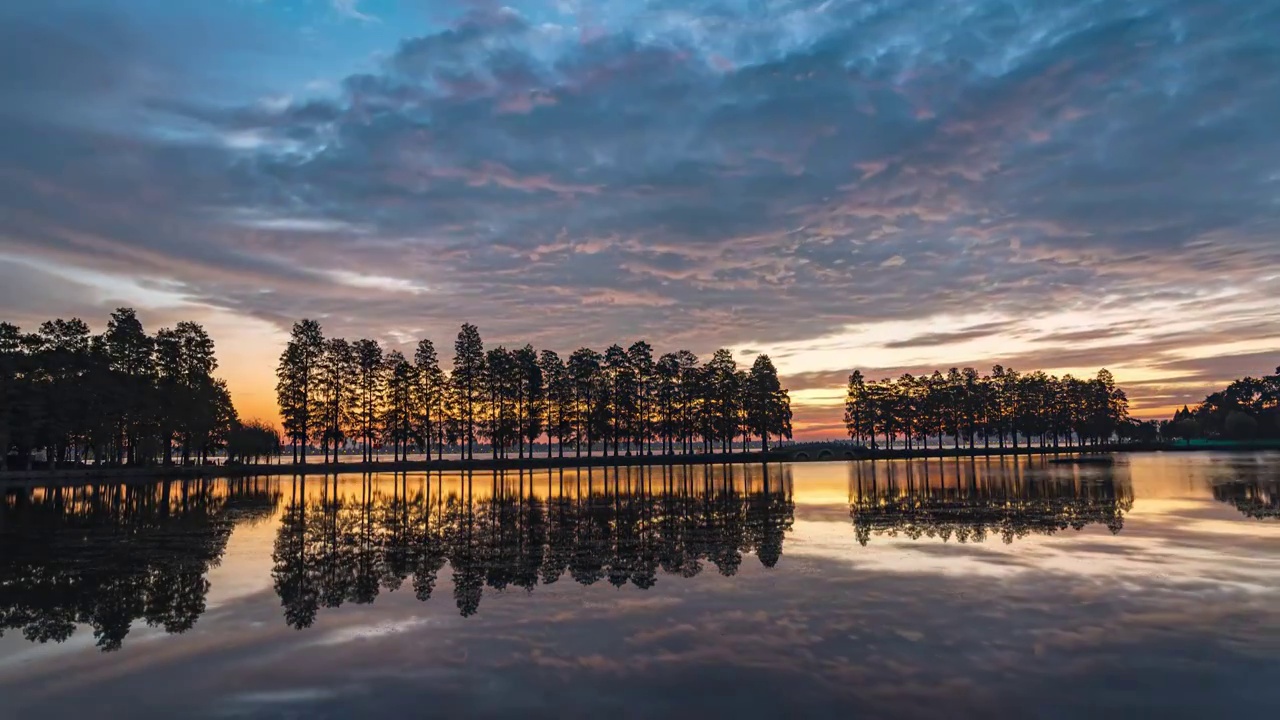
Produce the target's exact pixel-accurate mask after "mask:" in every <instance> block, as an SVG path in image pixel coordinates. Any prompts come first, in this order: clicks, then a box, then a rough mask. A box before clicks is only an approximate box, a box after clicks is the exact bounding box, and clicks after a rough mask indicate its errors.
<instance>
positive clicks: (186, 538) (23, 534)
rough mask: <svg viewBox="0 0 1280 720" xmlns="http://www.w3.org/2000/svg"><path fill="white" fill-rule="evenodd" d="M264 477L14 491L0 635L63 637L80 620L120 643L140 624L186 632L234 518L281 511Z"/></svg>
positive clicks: (5, 533)
mask: <svg viewBox="0 0 1280 720" xmlns="http://www.w3.org/2000/svg"><path fill="white" fill-rule="evenodd" d="M279 500H280V491H279V489H278V483H276V482H273V481H267V480H235V481H229V482H217V483H215V482H183V483H161V484H153V485H117V486H89V487H74V488H56V489H49V490H35V491H26V490H24V491H18V492H11V493H8V494H6V495H5V496H4V497H3V502H0V635H3V634H4V633H5V631H7V630H19V631H21V633H22V635H23V636H24V637H25V638H27V639H28V640H31V641H36V642H48V641H55V642H63V641H65V640H67V639H69V638H70V637H71V636H72V635H73V634H74V632H75V630H76V626H77V624H83V625H88V626H89V627H91V628H92V629H93V636H94V639H95V641H96V644H97V646H98V647H99V648H101V649H102V650H117V649H119V648H120V646H121V644H122V643H123V642H124V639H125V636H126V635H128V633H129V629H130V626H131V625H132V624H133V622H134V621H135V620H139V619H140V620H144V621H145V622H146V623H147V625H149V626H152V627H157V628H163V629H164V630H165V632H168V633H182V632H185V631H186V630H189V629H190V628H191V627H192V626H193V625H195V622H196V619H197V618H199V617H200V615H201V614H203V613H204V610H205V598H206V596H207V595H208V592H209V582H208V580H207V579H206V577H205V576H206V573H207V572H208V571H209V569H210V568H211V567H214V566H216V565H217V564H218V562H219V561H220V560H221V558H222V554H223V552H224V551H225V549H226V545H227V539H228V538H229V537H230V536H231V531H232V529H233V527H234V526H235V525H236V524H237V523H241V522H255V521H260V520H263V519H266V518H269V517H270V516H271V515H273V514H274V512H275V510H276V507H277V505H278V503H279Z"/></svg>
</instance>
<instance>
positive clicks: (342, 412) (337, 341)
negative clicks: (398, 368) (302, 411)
mask: <svg viewBox="0 0 1280 720" xmlns="http://www.w3.org/2000/svg"><path fill="white" fill-rule="evenodd" d="M358 375H359V372H358V370H357V364H356V352H355V348H353V347H352V346H351V343H349V342H347V341H346V340H345V339H344V338H332V339H330V340H328V341H327V342H325V346H324V354H323V355H322V356H321V361H320V368H319V393H320V406H321V413H322V419H321V426H320V433H321V445H322V447H323V450H324V454H325V462H329V446H330V445H332V446H333V462H335V463H336V462H338V453H339V450H340V449H341V447H342V446H343V445H344V444H345V443H346V441H347V430H349V429H351V428H352V426H353V425H354V424H355V415H356V413H355V409H356V401H357V394H356V378H357V377H358Z"/></svg>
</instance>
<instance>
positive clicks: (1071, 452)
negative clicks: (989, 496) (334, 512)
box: [0, 442, 1280, 486]
mask: <svg viewBox="0 0 1280 720" xmlns="http://www.w3.org/2000/svg"><path fill="white" fill-rule="evenodd" d="M1261 450H1280V445H1278V444H1276V443H1268V442H1258V443H1235V444H1197V445H1185V444H1173V443H1158V444H1133V443H1128V444H1113V445H1094V446H1087V447H1065V446H1064V447H1058V448H1054V447H1044V448H1041V447H1030V448H1027V447H1020V448H1012V447H1006V448H998V447H993V448H981V447H978V448H974V449H973V450H970V449H969V448H966V447H962V448H959V449H955V448H942V449H938V448H929V449H928V450H924V449H922V448H912V449H910V450H907V449H904V448H895V449H893V450H885V449H877V450H870V449H867V448H861V447H856V446H852V445H848V444H842V443H831V444H830V445H825V444H821V443H817V444H815V443H805V444H804V445H802V446H799V447H793V446H784V447H782V448H778V449H773V450H770V451H769V452H767V453H762V452H759V451H752V452H730V453H709V454H701V453H700V454H690V455H657V454H655V455H638V454H637V455H621V456H614V455H609V456H607V457H601V456H599V455H594V456H592V457H586V456H582V457H572V456H566V457H563V458H560V457H550V458H548V457H546V456H543V457H534V458H499V459H496V460H495V459H493V458H487V457H486V458H476V459H474V460H412V461H402V462H371V463H367V462H349V463H327V464H326V463H307V464H305V465H303V464H294V463H284V464H278V465H276V464H251V465H199V466H187V467H181V466H149V467H136V468H131V467H102V468H99V467H83V468H66V469H60V470H10V471H5V472H0V485H37V486H44V485H51V484H64V483H65V484H72V483H79V482H84V481H97V480H184V479H212V478H237V477H255V476H264V475H331V474H334V473H404V472H428V471H451V472H457V471H465V470H472V471H488V470H518V469H519V470H545V469H549V468H579V467H626V466H635V465H713V464H714V465H722V464H743V463H762V462H766V463H787V462H847V461H849V460H905V459H915V458H952V457H954V458H984V457H1008V456H1066V457H1067V458H1070V457H1075V456H1087V455H1101V454H1108V453H1117V452H1122V453H1134V452H1143V453H1146V452H1206V451H1214V452H1258V451H1261ZM801 453H803V454H804V457H799V458H798V457H796V455H799V454H801Z"/></svg>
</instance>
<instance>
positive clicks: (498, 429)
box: [481, 346, 517, 459]
mask: <svg viewBox="0 0 1280 720" xmlns="http://www.w3.org/2000/svg"><path fill="white" fill-rule="evenodd" d="M481 377H482V378H483V385H484V388H485V396H486V397H485V423H484V434H485V435H486V436H487V437H488V438H489V447H490V450H491V451H492V455H493V457H494V459H497V458H498V457H499V455H501V456H502V457H506V449H507V448H508V447H510V446H511V444H512V441H513V440H514V439H515V436H516V434H517V433H516V421H515V417H514V416H513V413H514V410H515V396H516V391H515V386H516V384H517V378H516V364H515V358H514V357H513V356H512V354H511V352H510V351H509V350H507V349H506V348H505V347H502V346H498V347H496V348H492V349H491V350H489V352H487V353H485V358H484V372H483V373H482V375H481Z"/></svg>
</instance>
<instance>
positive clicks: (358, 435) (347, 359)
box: [276, 320, 791, 462]
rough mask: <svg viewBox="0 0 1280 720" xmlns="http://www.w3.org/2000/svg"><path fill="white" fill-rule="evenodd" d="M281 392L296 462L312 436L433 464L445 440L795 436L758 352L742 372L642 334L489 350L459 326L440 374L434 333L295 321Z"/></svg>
mask: <svg viewBox="0 0 1280 720" xmlns="http://www.w3.org/2000/svg"><path fill="white" fill-rule="evenodd" d="M276 375H277V379H278V381H279V382H278V384H277V386H276V394H277V399H278V401H279V404H280V413H281V417H282V418H283V422H284V430H285V434H286V437H287V438H288V439H289V441H290V442H291V443H292V445H293V453H294V459H295V461H302V462H305V461H306V453H307V446H308V444H309V443H318V444H319V445H320V447H321V451H322V452H323V454H324V457H325V460H326V461H330V460H332V461H335V462H336V461H337V458H338V451H339V450H340V449H341V448H344V447H350V446H351V445H353V444H354V445H356V446H358V447H359V449H360V451H361V453H362V456H363V459H365V460H370V459H372V457H373V451H374V449H375V448H377V447H379V446H381V445H383V444H385V445H388V446H390V447H391V448H392V451H393V453H394V455H395V458H396V459H397V460H399V459H402V458H407V457H408V453H409V451H410V450H411V449H412V450H418V451H422V452H425V453H426V454H427V456H428V458H430V456H431V454H432V452H435V453H436V455H437V457H439V458H442V457H443V455H444V449H445V447H446V446H449V447H457V448H460V450H461V452H462V454H463V458H464V459H473V458H474V453H475V447H476V444H477V442H478V440H483V441H485V442H487V443H488V445H489V446H490V448H491V452H492V454H493V457H494V458H500V457H501V458H505V457H507V456H508V453H511V452H513V451H514V454H515V456H516V457H518V458H523V457H532V456H533V452H534V445H535V443H536V442H537V441H538V440H539V438H545V443H546V453H547V456H548V457H550V456H551V455H552V454H553V453H555V454H556V455H558V456H559V457H564V456H565V453H566V452H567V451H568V452H572V453H573V455H574V456H575V457H577V456H581V455H583V454H584V453H585V454H586V455H587V456H588V457H590V456H592V454H593V453H594V452H595V451H596V450H597V449H598V450H599V452H600V454H601V455H605V456H608V455H614V456H621V455H627V456H630V455H631V454H633V453H636V454H645V455H652V454H654V451H655V448H654V445H655V444H656V445H657V446H658V447H657V452H658V453H659V454H675V453H677V452H682V453H686V454H688V453H693V452H699V451H700V452H714V451H715V450H717V449H719V450H721V451H728V450H730V449H731V448H732V445H733V443H734V441H735V440H737V439H741V440H742V442H743V445H744V447H746V446H747V444H748V443H749V441H750V439H751V438H759V440H760V444H761V446H762V448H764V449H768V445H769V441H770V439H777V438H789V437H790V436H791V404H790V398H789V397H788V395H787V391H786V390H785V389H783V387H782V385H781V383H780V382H779V380H778V372H777V370H776V369H775V368H774V366H773V363H772V362H771V361H770V360H769V358H768V356H766V355H757V356H756V357H755V360H754V362H753V363H752V365H751V367H750V368H748V369H740V368H739V367H738V366H737V363H736V362H735V361H734V359H733V355H732V354H731V353H730V352H729V351H728V350H717V351H716V352H715V353H714V354H713V355H712V357H711V359H710V360H708V361H707V362H706V363H705V364H699V361H698V358H697V357H696V356H695V355H694V354H693V353H691V352H689V351H687V350H681V351H679V352H674V353H667V354H665V355H662V356H660V357H657V358H655V357H654V353H653V348H652V347H650V346H649V344H648V343H646V342H643V341H640V342H636V343H633V344H632V345H631V346H629V347H626V348H623V347H622V346H620V345H612V346H610V347H609V348H607V349H606V350H605V351H604V352H603V353H601V352H597V351H595V350H591V349H588V348H580V349H578V350H575V351H573V352H572V353H571V354H570V355H569V357H568V358H562V357H561V356H560V355H558V354H556V353H555V352H553V351H551V350H543V351H541V352H540V353H539V352H538V351H536V350H534V348H533V347H532V346H530V345H525V346H524V347H521V348H518V349H515V350H509V349H507V348H505V347H502V346H499V347H492V348H489V349H488V350H486V349H485V347H484V344H483V343H482V341H481V339H480V333H479V331H478V330H477V329H476V327H475V326H474V325H463V326H462V329H461V331H460V332H459V333H458V337H457V340H456V341H455V343H454V354H453V363H452V369H451V370H449V371H446V370H445V369H444V368H443V367H442V364H441V359H440V357H439V353H438V352H437V350H436V347H435V345H434V344H433V343H432V342H431V341H430V340H421V341H420V342H419V343H418V344H417V346H416V348H415V349H414V352H413V356H412V357H408V356H406V355H405V354H404V353H401V352H400V351H398V350H391V351H384V350H383V348H382V347H381V346H380V345H379V344H378V343H377V342H375V341H373V340H358V341H356V342H348V341H347V340H345V339H342V338H326V337H325V336H324V333H323V331H322V329H321V327H320V324H319V323H318V322H316V321H314V320H302V321H299V322H298V323H296V324H295V325H294V327H293V332H292V334H291V336H290V339H289V343H288V345H287V347H286V348H285V351H284V353H283V354H282V355H281V357H280V364H279V366H278V368H277V373H276Z"/></svg>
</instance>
